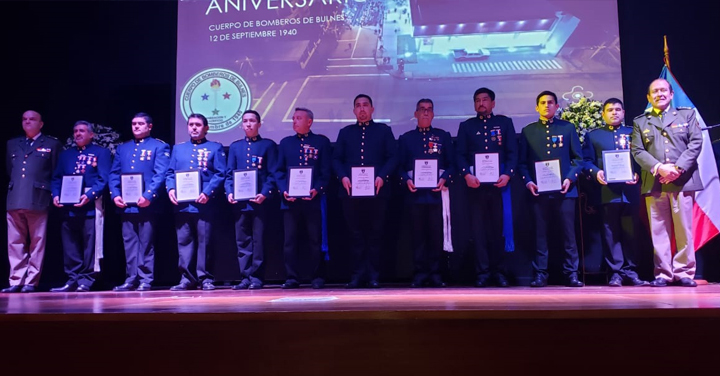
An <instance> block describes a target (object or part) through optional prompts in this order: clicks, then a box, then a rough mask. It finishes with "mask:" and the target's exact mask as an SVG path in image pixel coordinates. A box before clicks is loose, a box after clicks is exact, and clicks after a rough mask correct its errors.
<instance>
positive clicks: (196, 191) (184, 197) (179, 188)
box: [175, 171, 201, 202]
mask: <svg viewBox="0 0 720 376" xmlns="http://www.w3.org/2000/svg"><path fill="white" fill-rule="evenodd" d="M200 183H201V181H200V171H177V172H175V198H177V201H178V202H188V201H195V200H197V199H198V197H200Z"/></svg>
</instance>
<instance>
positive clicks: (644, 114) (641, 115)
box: [633, 112, 649, 120]
mask: <svg viewBox="0 0 720 376" xmlns="http://www.w3.org/2000/svg"><path fill="white" fill-rule="evenodd" d="M648 114H649V113H648V112H645V113H642V114H640V115H638V116H635V117H634V118H633V120H635V119H640V118H641V117H645V116H648Z"/></svg>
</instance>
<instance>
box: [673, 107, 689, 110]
mask: <svg viewBox="0 0 720 376" xmlns="http://www.w3.org/2000/svg"><path fill="white" fill-rule="evenodd" d="M675 109H677V110H692V108H691V107H675Z"/></svg>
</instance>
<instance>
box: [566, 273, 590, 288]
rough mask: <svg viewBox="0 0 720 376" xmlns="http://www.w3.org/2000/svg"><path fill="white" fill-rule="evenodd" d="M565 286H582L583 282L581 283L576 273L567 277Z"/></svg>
mask: <svg viewBox="0 0 720 376" xmlns="http://www.w3.org/2000/svg"><path fill="white" fill-rule="evenodd" d="M565 286H567V287H583V286H585V284H584V283H582V281H580V280H579V279H578V277H577V276H576V275H571V276H570V277H568V279H567V281H566V283H565Z"/></svg>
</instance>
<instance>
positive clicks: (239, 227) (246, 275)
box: [234, 203, 268, 283]
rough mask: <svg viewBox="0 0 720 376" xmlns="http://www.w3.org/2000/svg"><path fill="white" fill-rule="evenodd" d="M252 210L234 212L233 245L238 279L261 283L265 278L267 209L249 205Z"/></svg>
mask: <svg viewBox="0 0 720 376" xmlns="http://www.w3.org/2000/svg"><path fill="white" fill-rule="evenodd" d="M250 205H252V207H253V210H247V211H239V210H238V211H235V212H234V214H235V243H236V245H237V252H238V263H239V264H240V277H241V279H243V280H246V279H247V280H249V281H250V283H263V279H264V277H265V263H264V258H265V257H264V256H265V245H264V240H263V236H264V235H263V234H264V233H265V221H266V218H267V214H268V213H267V208H266V207H265V206H263V205H262V204H260V205H258V204H255V203H250Z"/></svg>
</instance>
